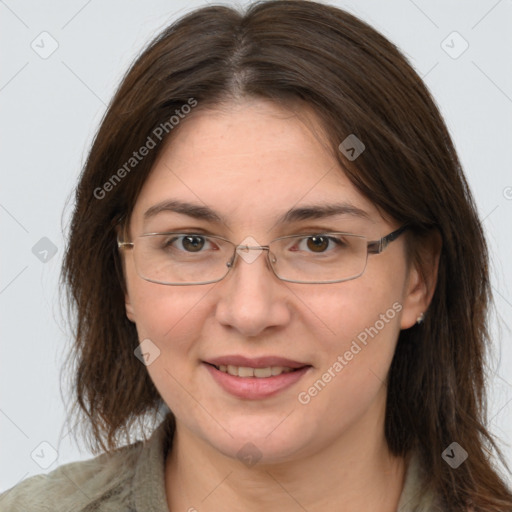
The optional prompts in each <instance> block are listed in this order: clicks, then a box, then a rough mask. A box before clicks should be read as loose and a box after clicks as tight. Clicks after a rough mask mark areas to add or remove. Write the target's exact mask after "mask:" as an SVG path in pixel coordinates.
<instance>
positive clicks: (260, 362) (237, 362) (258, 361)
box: [204, 355, 311, 369]
mask: <svg viewBox="0 0 512 512" xmlns="http://www.w3.org/2000/svg"><path fill="white" fill-rule="evenodd" d="M204 362H205V363H210V364H213V365H215V366H220V365H221V364H223V365H226V366H228V365H232V366H248V367H249V368H267V367H269V366H286V367H288V368H294V369H295V368H302V367H303V366H311V365H310V364H308V363H301V362H299V361H293V360H292V359H286V358H285V357H278V356H262V357H254V358H250V357H245V356H240V355H231V356H220V357H214V358H212V359H208V360H207V361H204Z"/></svg>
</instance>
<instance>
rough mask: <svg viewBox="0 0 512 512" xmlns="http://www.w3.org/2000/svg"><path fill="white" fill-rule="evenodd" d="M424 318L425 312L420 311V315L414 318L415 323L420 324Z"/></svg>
mask: <svg viewBox="0 0 512 512" xmlns="http://www.w3.org/2000/svg"><path fill="white" fill-rule="evenodd" d="M424 320H425V314H424V313H420V316H419V317H418V318H416V323H417V324H418V325H419V324H422V323H423V321H424Z"/></svg>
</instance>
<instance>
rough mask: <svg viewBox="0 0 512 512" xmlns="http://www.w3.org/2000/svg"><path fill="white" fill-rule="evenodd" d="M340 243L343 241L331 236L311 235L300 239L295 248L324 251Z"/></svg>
mask: <svg viewBox="0 0 512 512" xmlns="http://www.w3.org/2000/svg"><path fill="white" fill-rule="evenodd" d="M342 245H343V242H342V241H341V240H340V239H338V238H335V237H333V236H327V235H313V236H308V237H305V238H302V239H300V240H299V242H298V248H297V249H295V250H299V251H309V252H316V253H324V252H328V251H329V250H332V249H335V248H336V247H339V246H342ZM292 250H294V249H293V248H292Z"/></svg>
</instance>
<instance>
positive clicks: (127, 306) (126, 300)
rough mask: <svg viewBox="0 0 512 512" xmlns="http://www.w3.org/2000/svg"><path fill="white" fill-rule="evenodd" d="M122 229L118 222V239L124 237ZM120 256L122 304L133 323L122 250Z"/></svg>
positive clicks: (133, 314)
mask: <svg viewBox="0 0 512 512" xmlns="http://www.w3.org/2000/svg"><path fill="white" fill-rule="evenodd" d="M123 231H124V229H123V225H122V223H121V222H119V223H118V224H117V225H116V235H117V239H118V240H124V239H125V237H126V233H124V232H123ZM120 258H121V269H122V270H121V271H122V273H123V280H124V289H125V290H126V291H125V294H124V304H125V310H126V316H127V318H128V320H130V321H131V322H133V323H135V312H134V309H133V305H132V302H131V300H130V292H129V290H128V281H127V279H126V260H125V254H124V251H121V254H120Z"/></svg>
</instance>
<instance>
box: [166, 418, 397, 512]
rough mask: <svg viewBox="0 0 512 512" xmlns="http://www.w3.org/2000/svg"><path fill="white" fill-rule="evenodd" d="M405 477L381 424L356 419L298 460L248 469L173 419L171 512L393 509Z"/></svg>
mask: <svg viewBox="0 0 512 512" xmlns="http://www.w3.org/2000/svg"><path fill="white" fill-rule="evenodd" d="M378 427H380V429H379V428H378ZM404 478H405V461H404V460H403V459H402V458H398V457H394V456H393V455H391V454H390V453H389V450H388V449H387V444H386V442H385V438H384V433H383V429H382V422H380V424H379V423H378V422H374V424H373V425H372V424H367V425H361V424H360V423H358V424H357V425H354V426H353V428H352V429H350V430H349V431H346V432H344V435H343V436H342V437H341V438H339V439H337V440H336V441H335V442H333V443H326V446H325V449H323V450H318V451H316V452H315V453H314V454H310V455H308V456H305V457H302V458H298V459H294V460H292V461H287V462H282V463H279V464H260V463H258V464H256V465H255V466H253V467H246V466H244V464H242V463H241V462H240V461H239V460H237V459H233V458H231V457H227V456H225V455H224V454H222V453H220V452H219V451H218V450H216V449H215V448H214V447H212V446H211V445H210V444H208V443H207V442H205V441H204V440H203V439H201V438H199V437H197V436H196V435H195V434H194V433H193V432H191V431H190V430H189V429H187V428H186V427H185V426H184V425H183V424H181V423H180V422H178V421H177V423H176V431H175V434H174V439H173V445H172V449H171V450H170V452H169V454H168V456H167V459H166V470H165V480H166V493H167V500H168V504H169V510H170V511H171V512H174V511H178V510H187V511H191V512H193V511H195V510H200V511H201V512H203V511H204V512H209V511H218V510H224V509H226V508H228V507H229V509H230V510H231V511H233V512H237V511H244V512H252V511H260V510H267V511H269V512H270V511H274V510H275V511H280V510H290V511H291V510H297V511H303V510H308V511H309V512H316V511H320V510H321V511H322V512H330V511H332V512H335V511H336V512H339V510H340V504H343V509H342V510H343V512H361V511H374V510H379V511H380V512H395V511H396V509H397V505H398V501H399V499H400V494H401V491H402V488H403V483H404Z"/></svg>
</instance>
